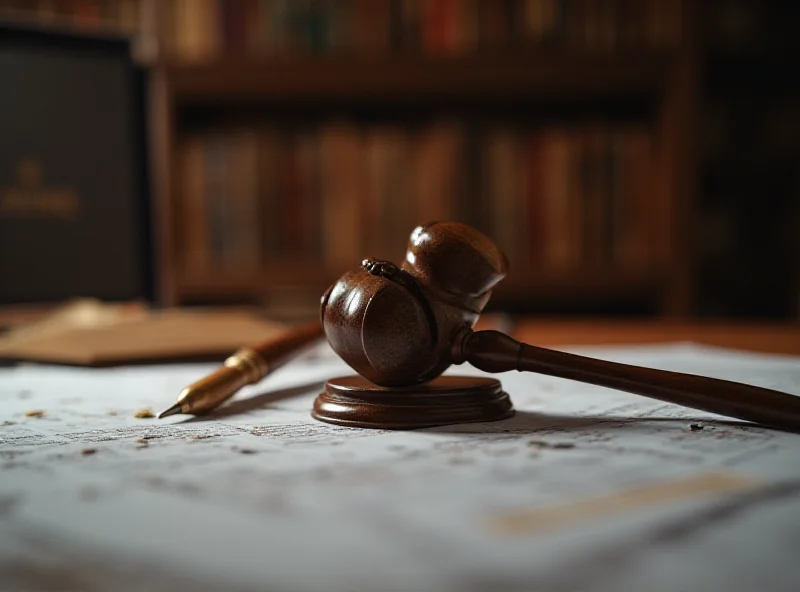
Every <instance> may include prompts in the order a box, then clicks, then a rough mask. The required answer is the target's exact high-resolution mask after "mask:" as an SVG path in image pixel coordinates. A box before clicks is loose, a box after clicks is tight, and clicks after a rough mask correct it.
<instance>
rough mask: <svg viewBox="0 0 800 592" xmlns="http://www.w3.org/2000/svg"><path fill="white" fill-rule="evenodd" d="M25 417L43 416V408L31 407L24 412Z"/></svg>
mask: <svg viewBox="0 0 800 592" xmlns="http://www.w3.org/2000/svg"><path fill="white" fill-rule="evenodd" d="M25 417H44V410H43V409H31V410H30V411H26V412H25Z"/></svg>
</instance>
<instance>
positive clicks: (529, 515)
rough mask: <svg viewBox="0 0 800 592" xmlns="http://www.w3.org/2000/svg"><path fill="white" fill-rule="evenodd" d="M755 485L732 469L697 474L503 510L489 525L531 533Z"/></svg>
mask: <svg viewBox="0 0 800 592" xmlns="http://www.w3.org/2000/svg"><path fill="white" fill-rule="evenodd" d="M757 485H759V481H757V480H756V479H753V478H750V477H745V476H742V475H735V474H732V473H709V474H706V475H696V476H693V477H689V478H686V479H679V480H675V481H666V482H662V483H654V484H650V485H644V486H641V487H637V488H634V489H629V490H627V491H621V492H619V493H615V494H611V495H606V496H602V497H596V498H589V499H583V500H578V501H575V502H572V503H569V504H565V505H563V506H554V507H550V508H536V509H532V510H515V511H508V512H502V513H498V514H495V515H493V516H490V517H489V519H488V527H489V530H491V531H493V532H495V533H497V534H506V535H522V534H530V533H534V532H539V531H542V530H551V529H554V528H557V527H560V526H569V525H571V524H575V523H577V522H580V521H582V520H587V519H591V518H596V517H599V516H606V515H609V514H615V513H620V512H625V511H628V510H632V509H638V508H646V507H649V506H655V505H659V504H662V503H665V502H673V501H678V500H683V499H691V498H694V497H699V496H703V495H709V494H714V493H732V492H737V491H745V490H748V489H752V488H753V487H755V486H757Z"/></svg>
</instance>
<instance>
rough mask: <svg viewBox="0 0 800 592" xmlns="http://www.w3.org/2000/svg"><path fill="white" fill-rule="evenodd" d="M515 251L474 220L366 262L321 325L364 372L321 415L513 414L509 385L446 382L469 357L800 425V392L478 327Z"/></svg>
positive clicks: (342, 286) (468, 417)
mask: <svg viewBox="0 0 800 592" xmlns="http://www.w3.org/2000/svg"><path fill="white" fill-rule="evenodd" d="M507 269H508V262H507V259H506V257H505V255H504V254H503V252H502V251H501V250H500V249H499V248H498V246H497V245H496V244H495V243H494V242H493V241H492V240H491V239H490V238H489V237H487V236H486V235H485V234H483V233H481V232H480V231H478V230H477V229H475V228H472V227H470V226H468V225H466V224H461V223H457V222H436V223H432V224H427V225H423V226H418V227H417V228H415V229H414V231H413V232H412V234H411V237H410V241H409V245H408V250H407V252H406V256H405V260H404V261H403V263H402V264H401V265H400V266H399V267H398V266H397V265H395V264H393V263H391V262H388V261H381V260H375V259H365V260H364V261H363V262H362V264H361V267H360V268H359V269H356V270H353V271H350V272H347V273H345V274H344V275H343V276H342V277H341V278H340V279H339V280H338V281H337V282H336V283H335V284H333V285H332V286H331V287H330V288H329V289H328V290H327V291H326V292H325V294H324V295H323V297H322V300H321V305H320V318H321V323H322V328H323V330H324V333H325V336H326V338H327V340H328V342H329V343H330V345H331V347H332V348H333V349H334V350H335V351H336V353H337V354H338V355H339V356H340V357H341V358H342V359H343V360H344V361H345V362H346V363H347V364H348V365H349V366H350V367H352V368H353V369H354V370H355V371H356V372H357V373H358V374H359V375H360V377H341V378H336V379H332V380H330V381H328V383H327V384H326V388H325V392H323V393H322V394H321V395H320V396H319V397H317V400H316V401H315V404H314V410H313V412H312V414H313V415H314V417H316V418H318V419H320V420H322V421H328V422H331V423H337V424H341V425H354V426H362V427H388V428H413V427H425V426H432V425H441V424H447V423H460V422H463V421H492V420H496V419H503V418H506V417H509V416H510V415H511V414H512V413H513V407H512V405H511V402H510V400H509V397H508V395H507V394H506V393H504V392H503V391H502V388H501V386H500V383H499V381H497V380H494V379H486V378H481V377H474V376H468V377H441V374H442V373H443V372H444V371H445V370H447V369H448V368H449V367H450V366H451V365H454V364H455V365H458V364H462V363H464V362H468V363H469V364H471V365H472V366H474V367H476V368H478V369H480V370H483V371H485V372H489V373H497V372H506V371H509V370H518V371H522V372H538V373H540V374H547V375H550V376H556V377H560V378H567V379H572V380H577V381H581V382H584V383H589V384H594V385H599V386H603V387H609V388H613V389H617V390H621V391H626V392H629V393H634V394H637V395H642V396H645V397H650V398H653V399H658V400H661V401H666V402H669V403H675V404H678V405H682V406H684V407H690V408H694V409H699V410H703V411H708V412H712V413H716V414H719V415H723V416H727V417H731V418H735V419H741V420H746V421H752V422H756V423H760V424H763V425H766V426H773V427H777V428H782V429H789V430H797V429H798V428H800V397H796V396H793V395H790V394H787V393H782V392H778V391H774V390H770V389H766V388H760V387H756V386H751V385H747V384H742V383H738V382H732V381H727V380H720V379H715V378H709V377H704V376H697V375H692V374H683V373H679V372H669V371H665V370H656V369H650V368H643V367H638V366H632V365H627V364H621V363H615V362H609V361H603V360H597V359H593V358H589V357H584V356H579V355H575V354H570V353H566V352H561V351H556V350H550V349H545V348H541V347H536V346H533V345H528V344H525V343H520V342H518V341H516V340H514V339H512V338H511V337H509V336H508V335H505V334H503V333H501V332H498V331H492V330H487V331H474V330H473V327H474V325H475V323H476V321H477V320H478V318H479V316H480V314H481V312H482V311H483V309H484V307H485V306H486V304H487V303H488V301H489V298H490V297H491V292H492V289H493V288H494V287H495V285H496V284H497V283H498V282H499V281H501V280H502V279H503V278H504V277H505V276H506V274H507Z"/></svg>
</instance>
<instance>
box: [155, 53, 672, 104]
mask: <svg viewBox="0 0 800 592" xmlns="http://www.w3.org/2000/svg"><path fill="white" fill-rule="evenodd" d="M670 62H671V60H670V59H669V57H667V56H661V55H640V56H634V57H629V56H620V55H616V54H606V55H603V54H598V55H562V54H548V53H538V54H527V55H526V54H524V53H522V54H520V53H514V54H510V55H509V54H496V55H488V56H485V55H482V56H480V57H469V56H466V57H430V56H422V55H418V56H411V55H404V56H387V55H384V56H319V57H303V58H299V57H298V58H292V59H289V58H285V59H269V60H266V59H264V60H254V59H225V60H221V61H217V62H214V63H210V64H198V65H168V66H167V72H168V77H169V79H170V81H171V85H172V91H173V93H174V95H175V98H176V99H177V100H178V101H180V102H182V103H199V104H203V103H210V104H217V103H219V102H224V101H248V100H250V101H290V100H291V101H296V100H299V101H303V100H309V101H315V102H316V101H324V100H370V101H375V100H381V101H393V102H398V101H419V100H420V99H436V98H439V99H457V100H458V101H465V100H486V99H491V100H497V99H498V98H505V99H514V100H517V99H530V98H539V99H547V98H562V97H570V96H575V97H578V96H579V97H581V98H585V97H586V96H587V95H589V96H596V97H602V96H610V95H620V94H630V93H632V94H636V93H651V92H653V93H654V92H656V91H657V90H658V89H659V88H661V86H662V85H663V84H664V82H665V79H666V77H667V76H666V74H667V73H668V71H669V65H670Z"/></svg>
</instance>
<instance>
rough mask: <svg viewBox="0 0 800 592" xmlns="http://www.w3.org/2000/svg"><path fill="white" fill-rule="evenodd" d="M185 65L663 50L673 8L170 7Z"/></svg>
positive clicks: (556, 2) (574, 3)
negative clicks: (316, 55) (253, 58)
mask: <svg viewBox="0 0 800 592" xmlns="http://www.w3.org/2000/svg"><path fill="white" fill-rule="evenodd" d="M170 7H171V9H172V10H171V11H170V17H169V25H168V30H169V34H168V35H167V39H168V40H171V41H172V47H171V48H170V51H171V53H172V54H173V55H174V56H176V57H177V58H178V59H183V60H187V61H192V60H202V59H208V58H213V57H214V56H218V55H223V54H237V53H238V54H242V53H245V54H253V55H274V54H295V53H309V52H330V51H334V52H335V51H360V52H373V53H374V52H386V51H399V52H406V51H417V52H423V53H431V54H463V53H469V52H474V51H485V50H497V49H520V48H525V47H535V48H538V47H546V46H551V47H558V48H561V49H564V48H578V49H586V50H614V49H627V48H632V47H636V48H641V47H656V48H662V47H670V46H674V45H675V44H677V43H678V41H679V37H680V30H681V24H680V18H681V13H680V2H679V1H677V0H171V1H170Z"/></svg>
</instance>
